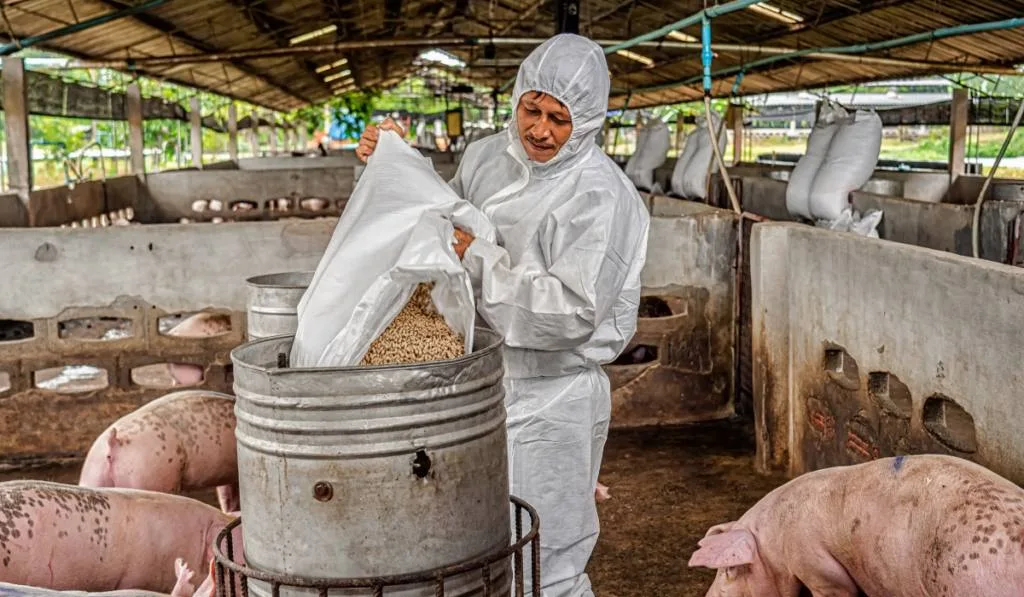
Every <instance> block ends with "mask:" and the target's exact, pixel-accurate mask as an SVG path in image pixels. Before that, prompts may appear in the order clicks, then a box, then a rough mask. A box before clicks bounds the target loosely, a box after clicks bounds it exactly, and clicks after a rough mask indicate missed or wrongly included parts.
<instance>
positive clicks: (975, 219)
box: [971, 100, 1024, 259]
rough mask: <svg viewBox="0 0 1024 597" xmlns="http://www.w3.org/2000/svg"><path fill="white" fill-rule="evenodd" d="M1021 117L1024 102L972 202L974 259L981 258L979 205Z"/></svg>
mask: <svg viewBox="0 0 1024 597" xmlns="http://www.w3.org/2000/svg"><path fill="white" fill-rule="evenodd" d="M1021 116H1024V100H1021V102H1020V105H1019V106H1017V115H1016V116H1014V117H1013V124H1012V125H1010V131H1009V132H1008V133H1006V138H1005V139H1003V146H1002V147H1000V148H999V154H998V155H997V156H996V161H995V163H993V164H992V169H991V170H989V171H988V176H986V177H985V184H983V185H981V191H980V192H979V193H978V200H977V201H975V202H974V217H973V218H972V220H971V253H972V254H973V255H974V258H975V259H977V258H979V257H981V250H980V248H979V246H978V245H979V238H978V237H979V230H978V228H980V227H981V204H982V203H984V202H985V191H987V190H988V185H989V183H991V182H992V178H993V177H994V176H995V175H996V170H998V169H999V162H1001V161H1002V159H1003V154H1004V153H1006V148H1007V147H1009V146H1010V140H1011V139H1013V134H1014V133H1016V132H1017V127H1018V126H1019V125H1020V118H1021Z"/></svg>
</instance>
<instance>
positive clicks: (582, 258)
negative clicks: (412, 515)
mask: <svg viewBox="0 0 1024 597" xmlns="http://www.w3.org/2000/svg"><path fill="white" fill-rule="evenodd" d="M609 83H610V82H609V78H608V67H607V62H606V61H605V56H604V53H603V52H602V50H601V48H600V47H599V46H598V45H597V44H596V43H594V42H592V41H590V40H588V39H586V38H584V37H580V36H577V35H572V34H561V35H557V36H555V37H553V38H551V39H549V40H547V41H546V42H544V43H543V44H542V45H541V46H540V47H538V48H537V49H535V50H534V51H533V52H532V53H531V54H530V55H529V56H528V57H527V58H526V60H525V61H524V62H523V64H522V65H521V66H520V68H519V75H518V77H517V78H516V84H515V88H514V90H513V96H512V103H513V107H514V115H513V118H512V121H511V123H510V124H509V126H508V128H507V129H506V130H504V131H501V132H499V133H497V134H495V135H491V136H489V137H486V138H483V139H480V140H479V141H476V142H474V143H472V144H470V145H469V147H467V148H466V151H465V154H464V155H463V158H462V161H461V163H460V165H459V169H458V172H457V173H456V175H455V178H454V180H452V181H451V185H452V187H453V188H454V189H455V191H456V192H457V193H458V194H459V195H460V196H462V197H464V198H465V199H467V200H468V201H470V202H471V203H472V204H473V205H475V206H476V207H478V208H479V209H480V210H482V211H483V213H484V214H486V215H487V217H488V218H489V219H490V220H491V222H492V223H493V224H494V226H495V227H496V228H497V231H498V234H497V240H498V242H497V244H492V243H490V242H487V241H485V240H483V239H474V238H473V237H472V236H470V235H469V234H468V233H465V232H463V231H461V230H456V237H457V241H458V242H457V244H456V252H457V253H458V254H459V256H460V257H461V258H462V260H463V264H464V265H465V267H466V270H467V271H468V272H469V274H470V277H471V278H472V280H473V285H474V288H475V289H476V292H477V310H478V312H479V315H480V316H481V317H482V318H483V319H484V321H486V323H487V324H488V325H489V326H490V327H491V328H493V329H494V330H496V331H497V332H499V333H500V334H502V335H503V336H504V338H505V349H504V352H505V368H506V369H505V380H504V385H505V393H506V396H505V405H506V407H507V410H508V422H507V425H508V456H509V474H510V489H511V492H512V494H513V495H516V496H519V497H521V498H523V499H525V500H526V501H527V502H529V503H530V504H532V505H533V506H534V507H536V508H537V511H538V512H539V514H540V522H541V533H540V537H541V575H542V576H541V578H542V583H543V594H544V595H546V596H547V597H578V596H581V595H582V596H591V595H593V590H592V589H591V586H590V579H589V578H588V577H587V575H586V573H585V572H584V569H585V567H586V565H587V561H588V560H589V559H590V555H591V552H592V551H593V549H594V545H595V544H596V543H597V536H598V529H599V525H598V518H597V507H596V505H595V502H594V490H595V487H596V485H597V475H598V470H599V469H600V466H601V456H602V453H603V451H604V444H605V439H606V438H607V435H608V422H609V418H610V411H611V390H610V386H609V382H608V377H607V376H606V375H605V373H604V371H602V369H601V365H602V364H604V363H609V362H611V361H613V360H614V359H615V358H616V357H617V356H618V355H619V353H621V352H622V351H623V349H625V347H626V345H627V343H628V342H629V341H630V339H631V338H632V337H633V333H634V332H635V330H636V318H637V307H638V304H639V300H640V270H641V268H642V267H643V264H644V259H645V256H646V251H647V232H648V225H649V222H650V219H649V217H648V215H647V211H646V209H645V208H644V205H643V203H642V201H641V199H640V196H639V194H638V193H637V191H636V189H635V188H634V186H633V185H632V184H631V183H630V182H629V180H628V179H627V178H626V176H625V174H624V173H623V172H622V170H621V169H620V168H619V167H618V166H616V165H615V163H614V162H612V161H611V159H609V158H608V157H607V156H606V155H604V153H603V152H602V151H601V148H600V147H599V146H598V145H597V144H595V142H594V140H595V136H596V133H597V132H598V131H599V130H600V129H601V127H602V125H603V124H604V118H605V113H606V111H607V106H608V91H609ZM381 128H388V129H394V130H398V127H397V126H396V125H394V123H392V122H387V121H386V122H385V123H382V125H381ZM377 134H378V131H377V129H376V128H375V127H370V128H368V129H367V131H366V132H365V133H364V135H363V138H362V139H361V141H360V146H359V148H358V149H357V154H358V155H359V157H360V158H362V159H364V160H365V159H366V158H367V157H368V156H369V154H370V153H372V151H373V149H374V147H375V146H376V140H377Z"/></svg>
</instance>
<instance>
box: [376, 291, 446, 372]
mask: <svg viewBox="0 0 1024 597" xmlns="http://www.w3.org/2000/svg"><path fill="white" fill-rule="evenodd" d="M432 288H433V284H420V285H418V286H417V287H416V290H415V291H414V292H413V295H412V298H410V299H409V302H408V303H406V305H405V307H404V308H403V309H402V310H401V312H399V313H398V316H397V317H395V319H394V321H392V322H391V325H389V326H388V327H387V329H385V330H384V332H383V333H382V334H381V335H380V336H378V337H377V339H376V340H374V342H373V344H371V345H370V349H369V350H368V351H367V352H366V356H364V357H363V360H362V362H361V363H360V365H363V366H369V365H400V364H409V363H425V362H428V361H443V360H447V359H454V358H457V357H460V356H462V355H464V354H465V344H464V343H465V339H464V338H463V336H462V334H459V333H456V332H455V331H454V330H452V329H451V328H449V327H448V324H447V323H445V321H444V317H442V316H441V314H440V313H438V312H437V309H436V308H434V301H433V300H432V299H431V298H430V291H431V289H432Z"/></svg>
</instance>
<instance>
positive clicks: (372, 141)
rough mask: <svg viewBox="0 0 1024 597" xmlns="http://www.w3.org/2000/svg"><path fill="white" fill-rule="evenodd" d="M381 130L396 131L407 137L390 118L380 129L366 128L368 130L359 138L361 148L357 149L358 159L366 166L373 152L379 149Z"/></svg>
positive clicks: (373, 126)
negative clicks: (378, 141)
mask: <svg viewBox="0 0 1024 597" xmlns="http://www.w3.org/2000/svg"><path fill="white" fill-rule="evenodd" d="M379 130H385V131H395V132H396V133H398V135H399V136H400V137H405V131H404V130H402V127H401V126H399V125H398V123H396V122H395V121H394V120H391V119H390V118H386V119H384V122H382V123H380V126H379V127H378V126H376V125H373V124H371V125H370V126H368V127H366V130H365V131H363V136H362V137H360V138H359V146H358V147H356V157H358V158H359V159H360V160H361V161H362V162H363V163H364V164H365V163H366V160H368V159H370V154H372V153H373V150H374V149H377V138H378V135H379V134H380V133H379Z"/></svg>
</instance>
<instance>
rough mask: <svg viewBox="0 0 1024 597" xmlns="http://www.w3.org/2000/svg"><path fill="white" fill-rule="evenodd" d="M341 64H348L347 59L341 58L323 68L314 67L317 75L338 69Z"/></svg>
mask: <svg viewBox="0 0 1024 597" xmlns="http://www.w3.org/2000/svg"><path fill="white" fill-rule="evenodd" d="M343 64H348V59H347V58H342V59H341V60H335V61H334V62H332V63H330V64H325V65H323V66H318V67H316V72H317V73H318V74H319V73H325V72H327V71H329V70H331V69H332V68H338V67H339V66H341V65H343Z"/></svg>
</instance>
